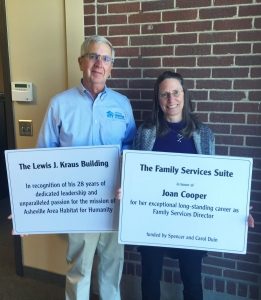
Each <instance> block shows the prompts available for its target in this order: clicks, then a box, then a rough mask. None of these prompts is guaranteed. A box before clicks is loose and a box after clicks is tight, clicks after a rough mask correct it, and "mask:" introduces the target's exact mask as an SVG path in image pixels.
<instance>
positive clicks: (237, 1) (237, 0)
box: [214, 0, 253, 6]
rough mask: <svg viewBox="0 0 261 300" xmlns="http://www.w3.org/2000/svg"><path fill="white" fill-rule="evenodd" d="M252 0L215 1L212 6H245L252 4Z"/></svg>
mask: <svg viewBox="0 0 261 300" xmlns="http://www.w3.org/2000/svg"><path fill="white" fill-rule="evenodd" d="M252 2H253V1H252V0H229V1H227V0H215V3H214V5H216V6H218V5H226V6H229V5H235V4H246V3H252Z"/></svg>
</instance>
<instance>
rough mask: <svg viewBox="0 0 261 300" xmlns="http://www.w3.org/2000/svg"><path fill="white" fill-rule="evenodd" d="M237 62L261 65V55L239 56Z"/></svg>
mask: <svg viewBox="0 0 261 300" xmlns="http://www.w3.org/2000/svg"><path fill="white" fill-rule="evenodd" d="M235 64H236V65H238V66H247V65H248V66H251V65H261V57H260V56H259V55H247V56H237V57H236V58H235Z"/></svg>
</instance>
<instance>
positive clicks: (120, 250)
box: [65, 232, 124, 300]
mask: <svg viewBox="0 0 261 300" xmlns="http://www.w3.org/2000/svg"><path fill="white" fill-rule="evenodd" d="M96 249H97V253H98V256H99V262H98V285H99V294H100V299H101V300H120V299H121V296H120V280H121V275H122V269H123V260H124V246H123V245H120V244H118V232H115V233H74V234H69V240H68V252H67V261H68V263H70V264H71V267H70V270H69V271H68V273H67V275H66V291H65V294H66V300H89V294H90V284H91V272H92V265H93V260H94V255H95V252H96Z"/></svg>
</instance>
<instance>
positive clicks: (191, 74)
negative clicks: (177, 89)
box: [177, 68, 211, 80]
mask: <svg viewBox="0 0 261 300" xmlns="http://www.w3.org/2000/svg"><path fill="white" fill-rule="evenodd" d="M177 72H178V73H180V74H181V75H182V76H183V78H185V80H186V79H188V78H209V77H210V72H211V70H210V69H208V68H204V69H203V68H193V70H191V69H185V68H178V69H177Z"/></svg>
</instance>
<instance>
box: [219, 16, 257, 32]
mask: <svg viewBox="0 0 261 300" xmlns="http://www.w3.org/2000/svg"><path fill="white" fill-rule="evenodd" d="M251 28H252V19H250V18H249V19H242V20H240V19H236V20H218V21H215V22H214V30H230V31H231V30H238V29H251Z"/></svg>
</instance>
